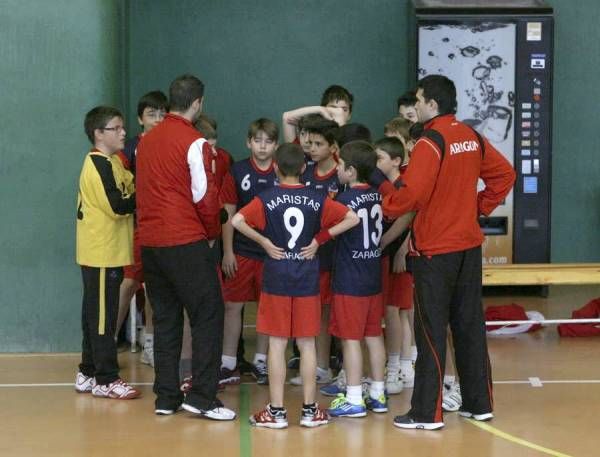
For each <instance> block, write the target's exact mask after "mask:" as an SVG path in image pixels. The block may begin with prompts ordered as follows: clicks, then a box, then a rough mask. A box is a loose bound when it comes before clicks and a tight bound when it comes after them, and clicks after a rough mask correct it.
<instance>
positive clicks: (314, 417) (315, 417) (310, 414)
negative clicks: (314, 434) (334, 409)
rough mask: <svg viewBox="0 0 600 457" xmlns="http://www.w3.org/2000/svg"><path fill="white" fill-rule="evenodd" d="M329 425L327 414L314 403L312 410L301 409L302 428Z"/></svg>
mask: <svg viewBox="0 0 600 457" xmlns="http://www.w3.org/2000/svg"><path fill="white" fill-rule="evenodd" d="M328 423H329V413H328V412H327V411H324V410H322V409H321V408H319V404H318V403H316V404H315V407H314V408H302V414H301V415H300V425H301V426H303V427H318V426H319V425H327V424H328Z"/></svg>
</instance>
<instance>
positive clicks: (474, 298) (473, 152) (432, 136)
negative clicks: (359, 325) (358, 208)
mask: <svg viewBox="0 0 600 457" xmlns="http://www.w3.org/2000/svg"><path fill="white" fill-rule="evenodd" d="M417 87H418V90H417V100H418V101H417V104H416V110H417V113H418V116H419V120H420V121H421V122H423V123H424V127H425V131H424V134H423V136H422V137H421V138H420V139H419V140H418V141H417V143H416V145H415V147H414V149H413V150H412V154H411V159H410V163H409V165H408V169H407V171H406V173H405V174H404V176H403V178H402V180H403V186H402V187H401V188H399V189H397V190H396V189H393V188H391V186H385V185H384V186H382V188H381V189H380V190H381V192H382V193H384V194H385V197H384V200H383V211H384V213H385V215H386V216H389V217H394V218H395V217H398V216H400V215H403V214H405V213H407V212H409V211H416V217H415V219H414V224H413V239H412V241H413V245H414V246H413V247H414V249H415V251H416V252H417V253H418V255H416V256H415V257H414V258H413V259H412V260H411V262H412V272H413V274H414V279H415V290H416V293H415V338H416V343H417V349H418V358H417V361H416V366H415V387H414V391H413V395H412V404H411V409H410V411H409V412H408V413H407V414H405V415H403V416H398V417H396V418H395V419H394V425H396V426H397V427H400V428H409V429H427V430H434V429H438V428H441V427H443V426H444V422H443V418H442V389H443V384H442V381H443V377H444V362H445V360H446V328H447V326H448V323H450V327H451V329H452V336H453V340H454V346H455V350H456V364H457V369H458V376H459V378H460V385H461V390H462V398H463V405H462V410H461V412H460V414H461V415H463V416H466V417H471V418H474V419H476V420H489V419H491V418H492V417H493V415H492V410H493V398H492V379H491V367H490V362H489V357H488V351H487V344H486V336H485V321H484V316H483V309H482V303H481V289H482V282H481V244H482V243H483V239H484V237H483V234H482V232H481V230H480V228H479V224H478V216H480V215H488V214H489V213H490V212H491V211H492V210H493V209H494V208H496V206H498V204H500V203H501V202H502V201H503V199H504V198H505V197H506V195H507V194H508V192H509V191H510V189H511V188H512V186H513V183H514V180H515V172H514V170H513V167H512V166H511V164H510V163H509V162H508V161H507V160H506V159H505V158H504V157H503V156H502V155H501V154H500V153H499V152H498V151H497V150H496V149H495V148H494V147H493V146H492V145H491V144H490V143H489V142H488V141H487V140H486V139H484V138H482V137H481V136H480V135H479V134H478V133H476V132H475V131H474V130H473V129H472V128H471V127H469V126H468V125H466V124H463V123H462V122H459V121H457V120H456V117H455V116H454V113H455V112H456V88H455V86H454V83H453V82H452V81H451V80H449V79H448V78H446V77H444V76H439V75H431V76H427V77H425V78H423V79H422V80H421V81H419V83H418V86H417ZM479 178H481V179H482V180H483V182H484V183H485V188H484V189H483V190H482V191H480V192H477V181H478V179H479Z"/></svg>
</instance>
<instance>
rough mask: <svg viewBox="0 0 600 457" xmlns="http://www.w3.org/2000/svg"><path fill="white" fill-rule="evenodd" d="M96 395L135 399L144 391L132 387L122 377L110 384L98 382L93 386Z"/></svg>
mask: <svg viewBox="0 0 600 457" xmlns="http://www.w3.org/2000/svg"><path fill="white" fill-rule="evenodd" d="M92 395H93V396H94V397H101V398H111V399H113V400H133V399H134V398H138V397H140V396H141V395H142V393H141V392H140V391H139V390H137V389H135V388H133V387H131V386H130V385H129V384H127V383H126V382H125V381H123V380H122V379H117V380H116V381H113V382H111V383H110V384H104V385H103V384H96V385H95V386H94V387H93V388H92Z"/></svg>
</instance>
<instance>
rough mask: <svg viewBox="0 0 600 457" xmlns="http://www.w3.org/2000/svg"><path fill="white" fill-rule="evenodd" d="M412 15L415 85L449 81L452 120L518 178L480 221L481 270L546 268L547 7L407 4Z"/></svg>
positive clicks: (517, 0) (523, 0)
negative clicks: (453, 94)
mask: <svg viewBox="0 0 600 457" xmlns="http://www.w3.org/2000/svg"><path fill="white" fill-rule="evenodd" d="M413 8H414V18H415V21H414V22H413V25H414V30H413V31H412V32H411V33H414V34H415V35H414V36H413V37H415V36H416V43H417V47H416V50H415V51H416V52H415V55H414V58H413V59H412V60H413V62H415V63H416V68H415V73H416V79H421V78H423V77H424V76H427V75H433V74H442V75H445V76H447V77H449V78H450V79H452V80H453V81H454V83H455V85H456V90H457V97H458V111H457V113H456V114H457V118H458V119H459V120H462V121H463V122H466V123H468V124H469V125H471V126H472V127H473V128H475V129H476V130H477V131H478V132H479V133H481V134H482V135H483V136H485V137H486V138H487V139H488V140H489V141H490V142H491V143H492V145H494V147H496V149H498V150H499V151H500V152H501V153H502V154H503V155H504V156H505V157H506V158H507V159H508V160H509V161H510V162H511V163H512V164H513V165H514V167H515V170H516V173H517V180H516V182H515V186H514V189H513V191H512V192H511V193H510V194H509V195H508V196H507V198H506V200H505V201H504V202H503V203H502V204H501V205H500V206H499V207H498V208H497V209H496V210H495V211H494V212H493V213H492V214H491V215H490V216H489V217H482V218H481V219H480V225H481V227H482V229H483V232H484V233H485V235H486V239H485V242H484V244H483V263H484V265H485V264H504V263H543V262H549V261H550V202H551V199H550V190H551V178H552V168H551V158H552V69H553V65H554V61H553V60H554V59H553V11H552V8H551V7H550V6H548V5H547V4H545V3H544V2H543V1H541V0H502V1H498V0H495V1H494V0H488V1H486V0H479V1H456V0H455V1H452V0H413ZM480 184H481V183H480Z"/></svg>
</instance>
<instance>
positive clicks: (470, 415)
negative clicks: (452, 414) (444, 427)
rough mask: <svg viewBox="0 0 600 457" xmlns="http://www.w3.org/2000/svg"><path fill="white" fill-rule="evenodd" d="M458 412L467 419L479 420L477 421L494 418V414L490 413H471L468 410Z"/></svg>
mask: <svg viewBox="0 0 600 457" xmlns="http://www.w3.org/2000/svg"><path fill="white" fill-rule="evenodd" d="M458 414H459V415H460V416H462V417H466V418H468V419H475V420H476V421H479V422H487V421H489V420H492V419H493V418H494V415H493V414H492V413H483V414H473V413H470V412H468V411H463V410H460V411H458Z"/></svg>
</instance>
